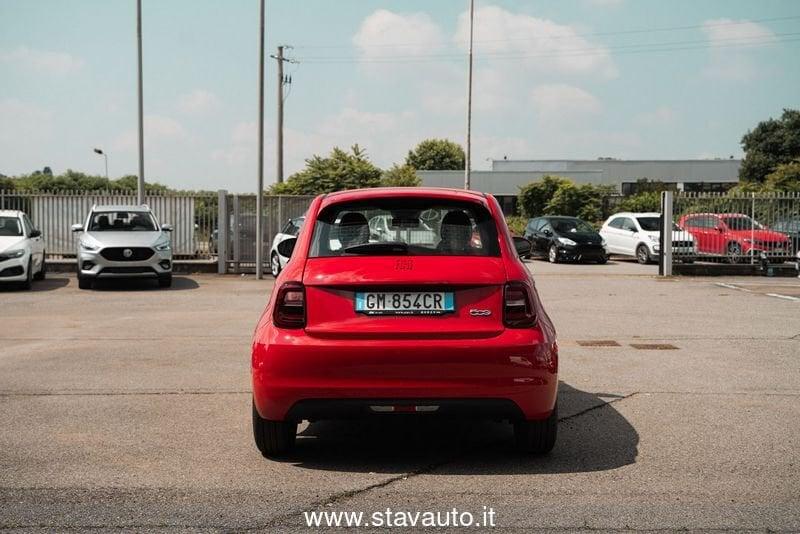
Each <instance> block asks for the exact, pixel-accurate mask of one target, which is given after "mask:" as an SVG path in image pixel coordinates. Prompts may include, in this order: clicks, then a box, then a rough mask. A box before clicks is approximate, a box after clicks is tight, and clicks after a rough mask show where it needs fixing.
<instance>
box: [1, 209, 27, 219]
mask: <svg viewBox="0 0 800 534" xmlns="http://www.w3.org/2000/svg"><path fill="white" fill-rule="evenodd" d="M24 214H25V212H23V211H19V210H0V215H3V216H4V217H22V216H23V215H24Z"/></svg>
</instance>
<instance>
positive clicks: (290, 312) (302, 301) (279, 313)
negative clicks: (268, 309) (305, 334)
mask: <svg viewBox="0 0 800 534" xmlns="http://www.w3.org/2000/svg"><path fill="white" fill-rule="evenodd" d="M272 321H273V323H275V326H278V327H280V328H303V327H304V326H305V325H306V289H305V287H303V284H301V283H300V282H286V283H285V284H283V285H282V286H281V287H280V289H279V290H278V295H277V296H276V298H275V306H274V308H273V311H272Z"/></svg>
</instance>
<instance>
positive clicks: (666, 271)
mask: <svg viewBox="0 0 800 534" xmlns="http://www.w3.org/2000/svg"><path fill="white" fill-rule="evenodd" d="M672 195H673V193H672V191H662V192H661V232H660V234H661V237H660V239H659V241H660V242H661V253H660V254H659V256H658V257H659V265H658V274H659V275H661V276H672Z"/></svg>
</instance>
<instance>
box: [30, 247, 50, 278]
mask: <svg viewBox="0 0 800 534" xmlns="http://www.w3.org/2000/svg"><path fill="white" fill-rule="evenodd" d="M44 256H45V253H42V266H41V268H40V269H39V272H38V273H36V274H35V275H33V279H34V280H44V279H45V277H46V276H47V261H45V259H44Z"/></svg>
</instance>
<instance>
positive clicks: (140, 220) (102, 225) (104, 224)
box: [89, 211, 156, 232]
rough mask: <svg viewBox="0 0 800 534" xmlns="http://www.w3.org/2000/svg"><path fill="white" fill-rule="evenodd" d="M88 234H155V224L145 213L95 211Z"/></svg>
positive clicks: (150, 216)
mask: <svg viewBox="0 0 800 534" xmlns="http://www.w3.org/2000/svg"><path fill="white" fill-rule="evenodd" d="M89 231H90V232H155V231H156V222H155V220H153V216H152V215H150V214H149V213H148V212H146V211H95V212H94V213H92V216H91V218H90V220H89Z"/></svg>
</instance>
